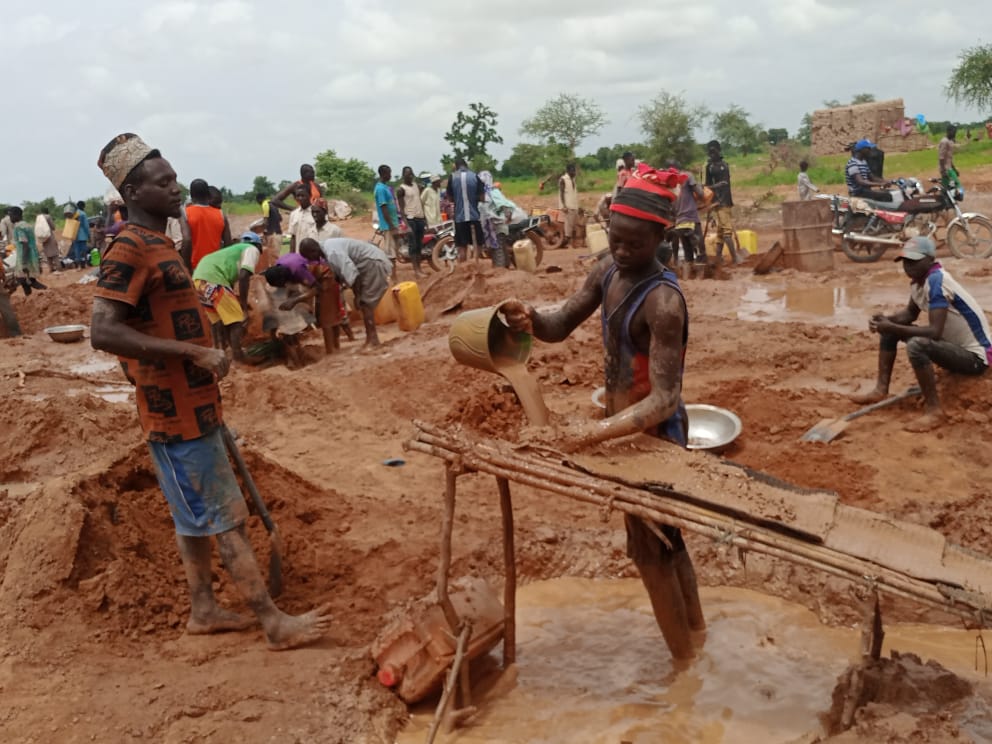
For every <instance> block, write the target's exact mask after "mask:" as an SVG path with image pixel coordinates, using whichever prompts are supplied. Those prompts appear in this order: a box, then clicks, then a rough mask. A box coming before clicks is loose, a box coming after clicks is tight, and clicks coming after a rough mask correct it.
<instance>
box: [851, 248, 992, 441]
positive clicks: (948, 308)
mask: <svg viewBox="0 0 992 744" xmlns="http://www.w3.org/2000/svg"><path fill="white" fill-rule="evenodd" d="M936 256H937V247H936V245H935V244H934V242H933V241H932V240H931V239H930V238H925V237H922V236H917V237H915V238H910V239H909V240H907V241H906V243H905V244H904V245H903V247H902V250H901V251H900V252H899V255H898V256H896V259H895V260H896V261H901V262H902V268H903V271H905V272H906V275H907V276H908V277H909V278H910V282H911V283H910V288H909V304H908V305H907V306H906V307H905V308H904V309H903V310H900V311H899V312H897V313H894V314H892V315H874V316H872V318H871V320H870V321H869V322H868V330H869V331H871V332H872V333H877V334H878V335H879V349H878V378H877V379H876V382H875V387H874V389H872V390H871V391H869V392H867V393H864V394H861V395H855V396H852V400H853V401H854V402H855V403H876V402H878V401H880V400H882V399H884V398H885V397H886V396H888V394H889V383H890V382H891V379H892V367H893V366H894V364H895V361H896V348H897V346H898V344H899V342H900V341H902V342H904V343H905V344H906V354H907V356H908V357H909V363H910V364H911V365H912V367H913V373H914V374H915V375H916V380H917V382H918V383H919V385H920V390H921V391H922V392H923V405H924V411H923V415H922V416H920V417H919V418H918V419H916V420H915V421H912V422H911V423H910V424H908V425H907V426H906V429H907V430H909V431H929V430H931V429H934V428H936V427H937V426H939V425H940V424H941V423H942V422H943V420H944V411H943V409H942V408H941V406H940V399H939V398H938V397H937V378H936V375H935V373H934V368H933V365H934V364H936V365H937V366H938V367H941V368H942V369H946V370H948V371H949V372H954V373H956V374H960V375H980V374H982V373H983V372H985V370H986V368H988V366H989V364H990V363H992V340H990V339H992V334H990V333H989V324H988V321H987V320H986V318H985V312H984V311H983V310H982V308H981V306H980V305H979V304H978V303H977V302H976V301H975V298H974V297H972V296H971V295H970V294H969V293H968V291H967V290H965V289H964V287H962V286H961V285H960V284H958V283H957V282H956V281H955V280H954V278H953V277H952V276H951V275H950V274H948V273H947V272H946V271H945V270H944V268H943V267H942V266H941V265H940V264H939V263H938V262H937V258H936ZM920 311H926V313H927V319H928V321H929V324H928V325H925V326H924V325H914V323H915V322H916V319H917V318H919V316H920Z"/></svg>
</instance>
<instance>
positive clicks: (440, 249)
mask: <svg viewBox="0 0 992 744" xmlns="http://www.w3.org/2000/svg"><path fill="white" fill-rule="evenodd" d="M454 244H455V238H454V236H453V235H446V236H445V237H443V238H441V239H440V240H439V241H437V242H436V243H435V244H434V245H433V246H432V247H431V253H430V255H429V256H428V257H427V263H429V264H430V266H431V268H432V269H434V271H444V270H445V268H446V266H445V264H446V263H447V262H446V261H445V260H444V259H443V258H441V256H442V255H443V254H444V252H445V251H447V250H449V248H452V247H453V246H454Z"/></svg>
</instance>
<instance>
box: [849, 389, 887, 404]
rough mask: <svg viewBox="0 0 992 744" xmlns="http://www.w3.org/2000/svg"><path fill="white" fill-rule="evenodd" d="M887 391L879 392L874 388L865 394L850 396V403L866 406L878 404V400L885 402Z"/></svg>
mask: <svg viewBox="0 0 992 744" xmlns="http://www.w3.org/2000/svg"><path fill="white" fill-rule="evenodd" d="M888 395H889V391H888V390H879V389H878V388H874V389H873V390H869V391H868V392H867V393H857V394H855V395H852V396H851V402H852V403H859V404H861V405H868V404H870V403H878V402H879V401H880V400H885V399H886V397H888Z"/></svg>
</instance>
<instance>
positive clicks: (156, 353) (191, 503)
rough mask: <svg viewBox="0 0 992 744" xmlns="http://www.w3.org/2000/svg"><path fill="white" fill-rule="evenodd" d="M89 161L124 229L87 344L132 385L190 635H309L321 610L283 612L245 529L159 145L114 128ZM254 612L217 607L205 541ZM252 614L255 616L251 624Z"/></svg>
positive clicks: (103, 277) (212, 358)
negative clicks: (114, 197) (171, 232)
mask: <svg viewBox="0 0 992 744" xmlns="http://www.w3.org/2000/svg"><path fill="white" fill-rule="evenodd" d="M98 165H99V167H100V169H101V170H102V171H103V173H104V174H105V175H106V176H107V178H108V179H109V180H110V182H111V183H112V184H113V185H114V187H115V188H116V189H117V190H118V191H119V192H120V193H121V195H122V196H123V197H124V201H125V203H126V204H127V207H128V218H129V221H128V224H127V226H126V227H124V229H122V230H121V232H120V234H119V235H118V236H117V238H116V239H115V240H114V242H113V243H112V244H111V245H110V247H109V248H108V249H107V253H106V255H105V256H104V259H103V261H102V263H101V264H100V279H99V281H98V283H97V286H96V290H95V292H94V299H93V320H92V324H91V327H92V331H91V336H92V344H93V348H95V349H99V350H101V351H107V352H110V353H113V354H117V356H118V357H119V358H120V361H121V367H122V368H123V370H124V374H125V375H126V376H127V378H128V379H129V380H130V381H131V383H132V384H133V385H134V386H135V398H136V400H137V404H138V419H139V421H140V422H141V427H142V429H143V430H144V432H145V435H146V437H147V439H148V448H149V450H150V452H151V456H152V461H153V462H154V464H155V473H156V475H157V477H158V483H159V486H160V487H161V489H162V492H163V493H164V494H165V497H166V500H167V501H168V503H169V510H170V512H171V513H172V519H173V522H174V523H175V528H176V542H177V543H178V546H179V554H180V557H181V558H182V562H183V568H184V569H185V572H186V580H187V582H188V583H189V588H190V600H191V605H192V607H191V612H190V619H189V622H188V623H187V625H186V629H187V632H188V633H192V634H203V633H215V632H219V631H227V630H243V629H246V628H250V627H252V626H254V625H255V623H256V622H260V623H261V625H262V628H263V630H264V632H265V637H266V640H267V641H268V644H269V648H271V649H273V650H281V649H288V648H295V647H297V646H302V645H304V644H307V643H311V642H313V641H316V640H317V639H319V638H320V637H321V636H322V635H323V634H324V633H325V632H326V630H327V629H328V626H329V625H330V617H329V616H328V615H327V609H328V607H327V605H324V606H321V607H318V608H317V609H315V610H311V611H310V612H308V613H306V614H303V615H298V616H293V615H287V614H286V613H284V612H282V611H280V610H279V609H278V608H277V607H276V606H275V604H274V603H273V601H272V598H271V597H270V596H269V593H268V591H267V590H266V588H265V581H264V580H263V578H262V574H261V572H260V571H259V569H258V564H257V563H256V560H255V554H254V552H253V551H252V548H251V544H250V543H249V542H248V537H247V535H246V534H245V530H244V523H245V519H246V518H247V516H248V510H247V506H246V505H245V502H244V499H243V498H242V496H241V491H240V489H239V487H238V483H237V480H236V479H235V477H234V472H233V470H232V469H231V464H230V462H229V461H228V459H227V455H226V452H225V448H224V442H223V440H222V437H221V429H222V427H223V426H224V421H223V417H222V413H221V404H220V392H219V390H218V387H217V381H218V379H219V378H221V377H223V376H224V375H225V374H226V373H227V371H228V369H229V366H230V362H229V361H228V358H227V356H226V355H225V354H224V352H223V351H221V350H220V349H215V348H213V346H212V343H211V337H210V331H209V328H210V325H209V323H208V321H207V317H206V314H205V312H204V310H203V307H202V306H201V305H200V301H199V298H198V297H197V293H196V290H195V289H194V288H193V281H192V280H191V278H190V275H189V273H188V272H187V271H186V268H185V266H184V264H183V262H182V260H181V258H180V256H179V254H178V253H177V252H176V250H175V248H174V246H173V243H172V241H171V240H170V239H169V238H168V237H167V236H166V235H165V225H166V220H167V218H169V217H177V216H178V215H179V213H180V208H181V206H182V193H181V191H180V190H179V185H178V183H177V182H176V173H175V171H173V170H172V167H171V166H170V165H169V163H168V161H167V160H165V159H164V158H163V157H162V155H161V153H160V152H159V151H158V150H154V149H152V148H150V147H149V146H148V145H147V144H145V143H144V142H143V141H142V140H141V138H140V137H138V136H137V135H134V134H121V135H118V136H117V137H115V138H114V139H113V140H111V141H110V142H109V143H108V144H107V146H106V147H104V148H103V150H102V152H101V153H100V158H99V161H98ZM211 536H215V537H216V538H217V547H218V549H219V552H220V556H221V558H222V560H223V561H224V565H225V566H226V567H227V570H228V571H229V572H230V574H231V577H232V578H233V579H234V583H235V584H236V586H237V587H238V590H239V591H240V592H241V594H242V595H243V596H244V597H245V599H246V600H247V602H248V606H249V607H251V609H252V611H253V612H254V613H255V618H252V617H248V616H244V615H240V614H237V613H235V612H231V611H229V610H226V609H224V608H222V607H221V606H220V605H219V604H218V603H217V599H216V598H215V597H214V593H213V589H212V587H211V560H210V559H211V547H210V537H211ZM256 618H257V620H256Z"/></svg>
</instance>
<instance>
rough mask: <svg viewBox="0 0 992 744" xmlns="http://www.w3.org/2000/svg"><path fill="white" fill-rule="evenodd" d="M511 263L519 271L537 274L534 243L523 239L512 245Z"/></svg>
mask: <svg viewBox="0 0 992 744" xmlns="http://www.w3.org/2000/svg"><path fill="white" fill-rule="evenodd" d="M513 262H514V263H515V264H516V265H517V268H518V269H520V270H521V271H526V272H527V273H529V274H536V273H537V261H536V259H535V257H534V242H533V241H532V240H530V239H527V238H524V239H523V240H518V241H517V242H516V243H514V244H513Z"/></svg>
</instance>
